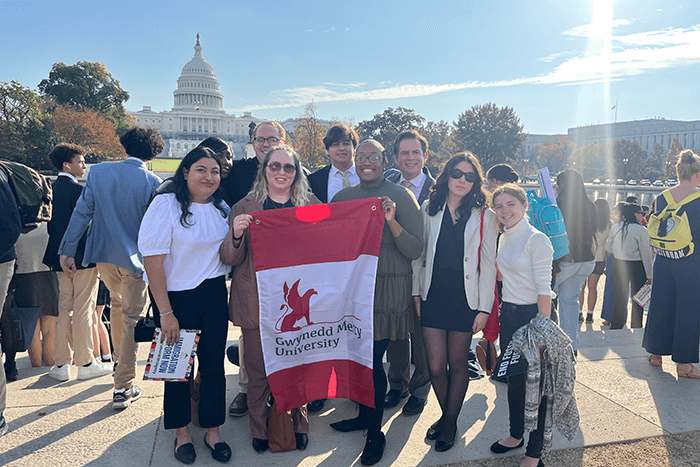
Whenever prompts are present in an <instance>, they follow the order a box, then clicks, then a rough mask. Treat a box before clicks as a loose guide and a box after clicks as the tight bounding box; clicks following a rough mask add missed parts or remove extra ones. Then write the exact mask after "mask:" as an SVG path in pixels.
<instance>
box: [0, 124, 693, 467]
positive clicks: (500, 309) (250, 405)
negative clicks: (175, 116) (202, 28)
mask: <svg viewBox="0 0 700 467" xmlns="http://www.w3.org/2000/svg"><path fill="white" fill-rule="evenodd" d="M286 139H287V135H286V133H285V130H284V128H283V127H282V126H281V125H280V124H279V123H277V122H274V121H266V122H262V123H260V124H258V125H257V127H256V128H255V129H254V130H253V132H252V145H253V149H254V151H255V157H253V158H250V159H243V160H239V161H236V162H234V161H233V160H232V152H231V148H230V147H229V146H228V145H227V144H226V142H225V141H223V140H221V139H220V138H217V137H211V138H207V139H206V140H205V141H203V142H202V143H201V144H200V145H199V146H198V147H197V148H195V149H193V150H192V151H190V152H189V153H188V154H187V155H186V156H185V158H184V159H183V160H182V161H181V163H180V165H179V167H178V169H177V171H176V173H175V175H174V177H173V178H172V179H169V180H167V181H166V182H165V183H161V180H160V179H159V178H158V177H157V176H156V175H154V174H153V173H152V172H149V171H148V170H147V168H146V161H148V160H150V159H152V158H154V157H155V156H156V155H157V154H159V153H160V152H162V149H163V141H162V139H161V136H160V135H159V133H158V132H157V131H156V130H153V129H147V128H133V129H131V130H129V131H128V132H127V133H126V134H124V135H123V136H122V137H121V143H122V145H123V146H124V149H125V151H126V153H127V154H128V155H129V157H128V158H127V159H125V160H124V161H121V162H114V163H104V164H99V165H94V166H93V167H92V168H91V170H90V173H89V175H88V177H87V181H86V182H85V185H84V186H83V185H81V184H80V183H79V181H78V179H80V178H82V177H83V176H84V175H85V171H86V165H85V160H84V156H85V153H86V151H85V150H84V149H83V148H81V147H79V146H76V145H72V144H63V143H62V144H59V145H57V146H56V147H55V148H54V149H53V150H52V151H51V153H50V154H49V155H48V158H49V159H50V160H51V163H52V164H53V165H54V167H55V168H56V170H57V171H58V172H59V173H58V177H57V178H56V180H55V181H54V182H53V201H52V203H53V217H52V219H51V221H50V222H48V224H43V225H41V226H40V227H39V228H38V229H36V230H34V231H32V232H30V233H27V234H24V235H20V230H21V224H20V221H19V212H18V209H17V204H16V202H15V200H14V197H13V193H12V191H11V189H10V188H9V185H8V180H7V177H6V174H5V173H4V172H3V171H1V170H0V206H1V207H2V208H1V209H0V232H1V233H2V235H1V238H2V241H1V242H0V305H1V304H2V303H3V302H6V301H7V300H5V297H6V296H7V292H8V289H9V290H12V291H14V298H13V300H14V301H16V302H17V303H18V304H20V305H24V306H34V307H37V306H38V307H40V309H41V316H40V318H39V319H38V320H37V324H36V330H35V332H34V339H33V341H32V344H31V346H30V347H29V358H30V361H31V364H32V366H37V367H38V366H48V367H50V369H49V371H48V376H49V377H51V378H53V379H55V380H57V381H61V382H64V381H68V380H70V379H71V378H72V377H73V376H76V377H77V379H79V380H86V379H91V378H97V377H100V376H104V375H108V374H112V373H113V374H114V390H113V403H112V405H113V407H114V408H115V409H119V410H122V409H126V408H127V407H129V406H130V405H131V404H132V403H133V402H135V401H136V400H138V399H139V397H140V395H141V390H140V388H139V387H138V386H137V385H136V384H135V383H134V380H135V378H136V352H137V344H136V342H135V341H134V326H135V324H136V321H137V320H138V319H139V317H140V316H142V314H143V313H144V310H145V308H146V306H147V303H151V304H152V306H153V309H154V315H155V319H156V323H157V325H158V326H159V327H161V329H162V333H163V335H164V339H165V340H166V341H167V342H168V343H171V344H172V343H174V342H175V341H176V340H177V339H178V337H179V334H180V329H181V328H196V329H200V330H201V336H200V342H199V347H198V352H197V359H198V371H197V372H196V374H194V375H192V377H191V378H192V379H194V380H195V381H196V387H197V391H198V394H199V404H198V407H197V410H196V411H193V410H192V407H191V397H190V394H191V385H190V383H189V382H166V383H165V384H164V425H165V428H166V429H168V430H170V429H173V430H175V440H174V456H175V458H176V459H177V460H178V461H180V462H182V463H185V464H191V463H193V462H194V461H195V459H196V449H195V444H194V441H193V439H192V436H191V434H190V428H189V427H190V425H191V424H192V423H195V424H196V425H197V426H201V427H202V428H205V429H206V434H205V436H204V445H205V446H206V447H207V448H208V449H209V450H210V451H211V455H212V457H213V458H214V459H216V460H218V461H221V462H227V461H229V460H230V459H231V455H232V451H231V448H230V446H229V445H228V444H227V443H226V442H225V441H224V440H223V439H222V437H221V434H220V432H219V427H220V426H221V425H222V424H223V423H224V422H225V418H226V417H225V414H226V379H225V369H224V358H225V355H228V356H229V359H230V360H231V361H232V362H234V363H236V364H237V365H239V378H238V384H239V392H238V394H237V395H236V396H235V397H234V399H233V400H232V402H231V404H230V406H229V407H228V413H229V415H231V416H234V417H240V416H244V415H245V414H246V413H248V414H249V426H250V434H251V438H252V447H253V449H255V451H258V452H264V451H266V450H267V449H269V443H268V423H267V417H268V409H267V404H268V398H269V396H270V387H269V384H268V381H267V376H266V373H265V362H264V359H263V352H262V343H261V337H260V331H259V328H260V322H259V297H258V289H257V282H256V276H255V265H254V261H253V253H252V243H251V239H250V233H249V230H248V226H249V224H250V222H251V221H252V217H251V215H250V213H251V212H254V211H260V210H270V209H281V208H287V207H296V206H305V205H310V204H319V203H326V202H331V203H332V202H338V201H348V200H356V199H363V198H379V199H380V200H381V209H382V211H383V213H384V220H385V223H384V230H383V232H382V240H381V247H380V250H379V259H378V267H377V276H376V285H375V294H374V306H373V316H374V327H373V329H374V346H373V349H374V350H373V358H372V361H373V371H372V379H373V386H374V407H369V406H366V405H362V404H360V407H359V414H358V415H357V416H356V417H354V418H350V419H345V420H340V421H335V422H332V423H331V424H330V426H331V427H332V428H334V429H335V430H338V431H341V432H350V431H355V430H366V441H365V446H364V448H363V451H362V455H361V458H360V460H361V463H362V465H373V464H376V463H377V462H379V460H380V459H381V458H382V455H383V452H384V449H385V446H386V444H387V442H388V441H387V438H386V436H385V434H384V433H383V432H382V421H383V414H384V408H391V407H394V406H396V405H398V403H399V402H400V401H401V399H404V398H406V397H409V395H410V397H409V398H408V400H407V402H406V403H405V404H404V405H403V408H402V412H403V413H404V414H406V415H419V414H420V413H421V412H422V411H423V408H424V406H425V405H426V403H427V399H428V394H429V392H430V388H431V387H432V388H433V391H434V392H435V395H436V398H437V401H438V404H439V406H440V411H441V416H440V418H439V419H438V420H436V421H435V422H434V423H433V424H432V425H431V426H430V428H429V430H428V431H427V433H426V438H427V439H428V440H431V441H435V450H436V451H438V452H441V451H446V450H449V449H451V448H452V447H453V445H454V442H455V439H456V438H457V437H458V435H459V429H458V423H457V420H458V417H459V414H460V411H461V410H462V408H463V406H464V400H465V397H466V393H467V389H468V386H469V379H470V377H469V371H468V366H467V363H466V362H467V355H469V353H470V348H471V344H472V338H473V336H474V335H475V334H476V333H479V332H480V331H482V330H483V329H484V328H485V326H487V322H488V321H490V320H491V319H495V318H498V319H499V321H500V342H499V345H500V349H501V351H503V350H504V349H505V348H506V347H507V346H508V344H509V343H511V341H512V342H513V345H515V346H518V345H520V346H522V345H523V343H522V340H523V339H522V335H520V334H519V333H522V332H532V333H539V334H538V335H543V336H545V338H544V341H543V343H541V344H540V345H543V346H547V345H549V346H552V347H551V348H552V349H554V348H556V349H557V351H556V353H555V352H554V351H551V352H543V353H542V355H540V352H539V351H538V352H535V353H536V354H537V357H536V360H537V361H538V365H539V359H540V358H542V359H548V358H550V359H557V362H556V364H557V365H560V366H559V368H560V369H561V368H564V369H565V370H561V371H559V372H558V374H557V375H548V376H547V377H548V378H553V381H554V383H553V385H552V386H551V387H550V390H554V391H556V394H557V397H552V395H553V394H552V393H551V392H550V393H548V394H547V395H545V394H544V393H541V394H539V395H540V396H541V397H539V398H538V397H535V404H534V409H533V405H532V404H531V402H532V397H533V394H532V392H530V391H529V388H530V387H531V386H532V385H533V384H534V386H535V387H536V388H539V384H537V383H538V381H534V383H533V379H532V378H533V374H532V373H531V372H530V371H528V372H527V373H520V374H514V375H509V376H508V377H507V378H505V382H507V385H508V406H509V427H510V432H509V436H508V437H506V438H504V439H501V440H497V441H495V442H494V443H493V445H492V446H491V450H492V451H493V452H494V453H505V452H508V451H510V450H513V449H516V448H519V447H522V446H523V445H524V444H525V439H524V434H525V431H529V432H530V435H529V440H528V443H527V450H526V453H525V458H524V459H523V461H522V463H521V466H526V467H534V466H542V465H544V463H543V461H542V460H541V456H542V453H543V452H544V451H545V450H546V449H548V447H549V446H550V445H551V426H550V425H548V423H549V422H548V421H549V420H551V419H552V413H551V412H550V413H548V411H552V410H554V412H555V413H556V416H555V417H554V420H555V422H558V423H561V424H563V425H564V426H565V427H567V428H568V429H569V431H571V426H572V424H574V423H575V422H574V420H577V418H576V417H574V414H573V413H572V410H573V409H572V408H571V406H570V405H567V404H568V403H569V402H571V399H572V398H573V396H572V388H573V380H570V379H573V374H575V373H574V371H573V365H574V364H575V361H576V360H575V356H576V355H577V352H578V349H579V331H580V322H582V321H584V320H585V321H586V322H587V323H592V322H593V312H594V309H595V308H596V304H597V303H598V301H599V300H598V299H599V298H600V297H599V296H598V283H599V280H600V278H601V276H602V275H603V274H606V275H607V280H606V288H605V289H606V290H605V294H604V297H603V315H602V317H603V319H604V320H605V321H604V324H609V325H610V328H611V329H620V328H622V327H623V326H624V325H625V324H626V323H627V321H628V317H627V312H628V305H629V301H630V298H631V296H632V295H634V294H635V293H636V292H637V291H638V290H639V289H640V288H642V287H643V286H645V285H650V286H651V287H652V293H651V300H650V303H649V305H648V319H647V322H646V327H645V331H646V332H645V336H644V344H643V345H644V347H645V348H646V349H647V350H648V351H649V352H650V356H649V362H650V364H651V365H653V366H660V365H662V363H663V358H662V356H664V355H671V357H672V360H673V361H674V362H675V363H676V364H677V374H678V376H679V377H685V378H700V369H698V368H697V367H696V366H695V365H693V364H694V363H697V362H698V350H699V348H698V346H699V341H700V317H699V315H698V314H697V313H695V312H694V310H696V309H697V306H696V304H695V299H694V298H695V295H694V292H695V290H697V288H698V285H699V284H698V275H697V274H695V271H697V270H698V266H699V261H700V253H698V252H695V251H694V249H695V248H694V247H695V245H694V243H693V239H696V238H700V199H698V198H700V195H697V193H696V188H697V186H698V184H699V183H700V157H698V156H697V155H695V154H694V153H692V152H691V151H684V152H683V153H682V154H681V156H680V158H679V161H678V165H677V171H678V177H679V179H680V183H679V185H678V186H676V187H674V188H671V189H670V190H666V191H665V192H664V193H662V194H661V195H659V197H657V198H656V200H654V204H653V206H652V208H651V209H649V208H648V207H644V206H641V205H640V204H639V203H638V201H637V200H636V199H628V200H626V201H625V202H622V203H619V204H618V205H616V206H615V209H614V212H615V215H614V216H612V215H611V209H610V205H609V203H608V202H607V201H606V200H605V199H598V200H595V202H593V201H592V200H590V199H589V197H588V196H587V194H586V190H585V186H584V181H583V178H582V177H581V175H580V173H578V172H577V171H576V170H572V169H568V170H565V171H564V172H562V173H560V174H558V176H557V178H556V187H557V192H558V195H557V198H556V204H557V205H558V206H559V208H560V209H561V212H562V214H563V218H564V223H565V225H566V230H567V235H568V239H569V252H568V254H566V255H565V256H563V257H561V258H558V259H557V260H554V259H553V253H554V249H553V247H552V243H551V242H550V240H549V238H548V237H547V235H545V234H544V233H542V232H540V231H538V230H537V229H535V228H534V227H533V226H532V225H531V224H530V223H529V222H528V219H527V215H526V213H527V209H528V199H527V195H526V193H525V191H524V190H523V189H522V188H521V187H519V186H518V185H517V184H516V182H517V181H518V178H519V177H518V174H517V173H516V172H515V171H514V170H513V169H512V167H510V166H508V165H506V164H499V165H497V166H494V167H492V168H490V170H489V171H488V172H487V174H486V176H485V175H484V174H483V172H482V168H481V165H480V163H479V161H478V159H477V157H476V156H475V155H474V154H472V153H471V152H469V151H465V152H461V153H459V154H457V155H455V156H454V157H452V158H451V159H450V160H449V161H447V163H446V164H445V165H444V167H443V168H442V170H441V171H440V173H439V174H436V176H435V177H434V175H433V174H431V173H430V171H429V170H428V168H427V166H426V161H427V158H428V143H427V141H426V139H425V138H424V137H423V136H421V135H420V134H419V133H418V132H416V131H414V130H409V131H405V132H403V133H401V134H400V135H398V137H397V138H396V141H395V143H394V145H393V147H392V148H390V149H387V150H385V148H384V147H383V146H382V145H381V144H380V143H378V142H377V141H375V140H373V139H366V140H363V141H359V139H358V136H357V134H356V133H355V131H354V130H353V129H352V128H350V127H348V126H345V125H341V124H337V125H334V126H332V127H331V128H330V129H329V130H328V131H327V133H326V136H325V138H324V140H323V142H324V145H325V148H326V150H327V153H328V156H329V158H330V163H329V164H328V165H327V166H325V167H322V168H320V169H318V170H316V171H315V172H313V173H310V172H309V171H308V170H307V169H306V168H305V167H303V165H302V164H301V162H300V159H299V156H298V155H297V153H296V152H295V151H294V149H293V148H292V147H291V146H290V145H289V144H287V141H286ZM389 156H393V160H394V162H395V163H396V167H397V168H395V169H389V170H386V166H387V158H388V157H389ZM645 208H646V209H645ZM664 216H665V217H664ZM669 216H670V217H669ZM647 226H648V227H647ZM647 228H648V229H649V230H647ZM679 229H682V232H680V234H679V233H678V232H679ZM279 234H280V235H284V232H280V233H279ZM652 250H653V251H652ZM15 263H16V265H15ZM229 279H230V285H229V286H228V287H229V290H228V291H227V280H229ZM11 281H12V282H11ZM497 282H498V286H497ZM586 291H587V293H588V296H587V299H586ZM149 297H150V298H149ZM554 297H556V299H557V301H558V305H557V307H556V308H554V307H553V300H552V299H553V298H554ZM494 303H497V304H498V303H500V306H497V307H496V311H495V312H494ZM106 305H109V320H108V322H109V330H108V329H107V328H106V327H105V321H106V320H103V317H102V313H103V309H104V308H105V306H106ZM4 308H5V309H7V306H5V307H4ZM553 309H556V310H557V311H558V313H556V315H558V322H557V321H556V319H557V318H556V317H555V314H554V313H552V310H553ZM644 309H645V308H644V306H643V305H640V304H638V303H636V302H633V303H632V308H631V320H630V322H631V327H632V328H640V327H642V326H643V325H644V323H643V317H644ZM492 313H495V314H496V315H497V316H491V314H492ZM3 314H4V313H3ZM544 318H546V320H545V319H544ZM228 321H231V322H232V323H233V325H235V326H238V327H239V328H240V329H241V332H242V336H241V338H240V339H239V342H238V343H237V345H235V346H232V347H230V348H229V349H228V350H227V349H226V342H227V330H228ZM0 324H1V323H0ZM0 330H1V331H2V333H3V334H6V333H7V328H6V327H4V326H3V327H0ZM567 336H568V337H567ZM494 340H495V339H494ZM529 350H532V349H529ZM3 351H4V353H5V364H4V371H3V372H0V417H1V418H0V435H2V434H4V433H5V432H7V430H8V424H7V422H6V420H5V418H4V415H3V412H4V409H5V399H6V379H7V381H14V380H16V379H17V378H18V371H17V367H16V363H15V354H16V350H15V349H13V348H11V347H10V346H8V345H7V343H6V342H3ZM523 351H524V352H526V354H527V352H528V349H525V350H523ZM385 355H386V357H387V359H388V362H389V371H388V378H387V374H386V373H385V371H384V364H383V359H384V357H385ZM411 363H413V364H414V371H413V373H412V374H411ZM73 366H75V367H76V368H77V371H76V372H74V371H73V370H72V367H73ZM542 368H547V362H543V363H542ZM543 372H544V370H543ZM537 377H538V378H539V376H537ZM542 378H545V376H544V375H543V376H542ZM557 378H559V379H558V380H557ZM387 380H388V381H387ZM548 381H549V380H548ZM552 388H554V389H552ZM387 389H388V391H387ZM538 390H539V389H536V392H537V391H538ZM535 395H536V396H537V394H535ZM553 399H554V400H553ZM553 403H554V404H564V405H565V406H566V407H565V410H564V407H563V406H560V407H555V408H554V409H553V408H552V404H553ZM323 406H324V400H317V401H310V402H309V404H308V406H307V405H304V406H301V407H298V408H296V409H294V410H293V411H292V418H293V425H294V436H295V445H296V449H298V450H304V449H305V448H306V447H307V445H308V443H309V412H312V413H313V412H317V411H319V410H321V409H322V408H323ZM574 408H575V404H574ZM193 413H195V414H196V415H195V417H196V419H193V415H192V414H193ZM576 416H577V413H576ZM504 427H505V421H504Z"/></svg>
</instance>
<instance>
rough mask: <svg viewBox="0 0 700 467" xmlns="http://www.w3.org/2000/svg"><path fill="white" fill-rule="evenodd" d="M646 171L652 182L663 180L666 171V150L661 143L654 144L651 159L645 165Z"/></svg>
mask: <svg viewBox="0 0 700 467" xmlns="http://www.w3.org/2000/svg"><path fill="white" fill-rule="evenodd" d="M644 171H645V173H646V176H647V178H648V179H650V180H655V179H659V178H662V177H663V176H664V175H665V171H666V148H664V147H663V146H661V145H660V144H659V143H656V144H654V149H652V151H651V153H650V154H649V157H648V158H647V160H646V161H645V163H644Z"/></svg>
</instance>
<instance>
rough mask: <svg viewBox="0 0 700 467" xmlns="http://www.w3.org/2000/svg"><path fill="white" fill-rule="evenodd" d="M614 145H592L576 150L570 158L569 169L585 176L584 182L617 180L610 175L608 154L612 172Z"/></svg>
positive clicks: (612, 174) (613, 175)
mask: <svg viewBox="0 0 700 467" xmlns="http://www.w3.org/2000/svg"><path fill="white" fill-rule="evenodd" d="M612 147H613V145H612V143H590V144H586V145H585V146H581V147H580V148H576V149H575V150H574V151H573V152H572V153H571V155H570V156H569V161H568V162H569V167H574V168H576V170H578V171H579V172H580V173H581V175H582V176H583V179H584V180H591V179H594V178H615V174H614V173H611V174H608V172H609V171H608V153H610V158H611V159H610V160H611V164H610V170H614V165H613V164H612Z"/></svg>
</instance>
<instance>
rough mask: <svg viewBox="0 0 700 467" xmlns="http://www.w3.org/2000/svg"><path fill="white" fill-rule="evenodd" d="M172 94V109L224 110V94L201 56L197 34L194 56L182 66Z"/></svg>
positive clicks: (212, 71)
mask: <svg viewBox="0 0 700 467" xmlns="http://www.w3.org/2000/svg"><path fill="white" fill-rule="evenodd" d="M173 96H174V100H175V105H174V106H173V110H206V111H218V112H224V110H223V109H224V95H223V94H221V93H220V92H219V81H218V80H217V79H216V73H214V68H212V66H211V65H209V64H208V63H207V62H206V60H204V58H202V46H201V45H200V44H199V34H197V43H196V44H195V46H194V57H192V60H190V61H189V62H187V63H186V64H185V66H183V67H182V73H181V74H180V78H178V80H177V89H176V90H175V91H174V92H173Z"/></svg>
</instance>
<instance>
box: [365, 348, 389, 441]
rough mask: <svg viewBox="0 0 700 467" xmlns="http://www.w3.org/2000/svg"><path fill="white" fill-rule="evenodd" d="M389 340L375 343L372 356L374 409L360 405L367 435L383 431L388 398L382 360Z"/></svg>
mask: <svg viewBox="0 0 700 467" xmlns="http://www.w3.org/2000/svg"><path fill="white" fill-rule="evenodd" d="M389 342H391V341H390V340H389V339H383V340H381V341H374V352H373V355H372V379H373V382H374V408H371V407H368V406H366V405H363V404H360V418H364V419H366V420H367V433H368V434H374V433H376V432H378V431H381V429H382V418H383V417H384V396H386V386H387V383H386V373H384V364H383V363H382V358H384V353H385V352H386V349H387V347H389Z"/></svg>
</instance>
